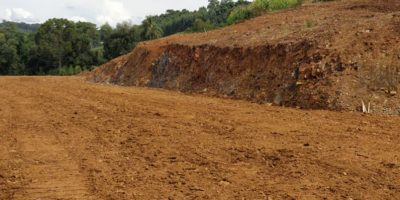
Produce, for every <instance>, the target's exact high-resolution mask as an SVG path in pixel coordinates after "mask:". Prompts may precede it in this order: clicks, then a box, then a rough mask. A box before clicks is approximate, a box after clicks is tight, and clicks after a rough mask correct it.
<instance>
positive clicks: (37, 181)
mask: <svg viewBox="0 0 400 200" xmlns="http://www.w3.org/2000/svg"><path fill="white" fill-rule="evenodd" d="M10 91H13V90H10V88H1V91H0V94H2V95H6V96H7V97H8V99H12V100H13V101H12V102H8V103H9V104H10V105H12V106H13V107H14V108H13V109H12V111H11V112H9V113H11V116H9V118H10V120H9V130H7V131H9V133H10V134H12V135H13V136H14V137H15V142H16V143H15V144H13V145H14V146H15V149H13V150H12V152H15V153H17V154H18V155H19V157H20V159H19V162H21V163H20V166H23V167H21V168H19V169H18V170H19V172H16V173H17V175H13V176H14V177H21V178H22V183H21V186H20V187H19V188H16V190H15V192H13V194H12V198H13V199H16V200H18V199H34V200H36V199H94V198H93V197H92V195H91V194H90V192H89V190H88V181H87V180H85V177H84V176H83V175H82V174H81V173H80V168H79V165H78V164H77V163H76V161H75V160H73V158H72V157H71V156H70V155H69V153H68V151H66V149H65V148H64V147H63V145H62V144H60V142H59V141H58V140H57V137H56V134H58V133H59V132H58V130H56V129H53V130H49V128H51V127H52V126H51V122H50V121H49V120H48V118H46V113H44V112H43V109H41V106H40V105H37V104H36V101H34V100H32V99H29V98H28V97H21V96H20V95H16V94H15V93H12V92H10ZM18 173H19V174H18Z"/></svg>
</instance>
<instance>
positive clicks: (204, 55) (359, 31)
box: [89, 0, 400, 114]
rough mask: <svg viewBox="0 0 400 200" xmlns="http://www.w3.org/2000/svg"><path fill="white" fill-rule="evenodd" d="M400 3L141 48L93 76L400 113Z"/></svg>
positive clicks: (284, 15) (326, 8)
mask: <svg viewBox="0 0 400 200" xmlns="http://www.w3.org/2000/svg"><path fill="white" fill-rule="evenodd" d="M399 11H400V2H398V1H396V0H388V1H372V0H353V1H345V2H343V1H339V2H332V3H317V4H307V5H304V6H301V7H298V8H296V9H291V10H286V11H282V12H278V13H274V14H269V15H265V16H261V17H258V18H255V19H252V20H249V21H246V22H244V23H240V24H236V25H233V26H230V27H226V28H223V29H219V30H215V31H211V32H207V33H197V34H179V35H173V36H170V37H167V38H162V39H159V40H154V41H149V42H143V43H141V44H139V45H138V46H137V47H136V48H135V49H134V50H133V52H132V53H130V54H128V55H124V56H121V57H119V58H117V59H115V60H112V61H111V62H109V63H107V64H105V65H103V66H101V67H99V68H97V69H96V70H95V71H94V72H93V73H91V74H90V76H89V79H90V80H93V81H96V82H109V83H115V84H121V85H128V86H129V85H135V86H148V87H159V88H167V89H174V90H180V91H186V92H202V93H206V94H212V95H218V96H229V97H233V98H240V99H247V100H251V101H257V102H262V103H263V102H270V103H275V104H279V105H284V106H298V107H302V108H323V109H334V110H343V109H344V110H359V109H360V106H361V101H364V102H366V104H368V102H370V103H371V105H372V109H373V111H374V112H384V113H391V114H398V113H400V97H399V95H397V86H398V83H399V80H398V79H399V78H398V77H399V71H400V70H399V68H398V66H399V65H398V64H399V58H400V55H399V52H398V46H399V43H400V38H399V31H400V12H399Z"/></svg>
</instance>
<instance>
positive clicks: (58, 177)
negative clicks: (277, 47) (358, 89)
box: [0, 77, 400, 200]
mask: <svg viewBox="0 0 400 200" xmlns="http://www.w3.org/2000/svg"><path fill="white" fill-rule="evenodd" d="M0 97H1V98H0V199H35V200H36V199H324V198H326V199H400V158H399V157H400V137H399V136H400V118H399V117H389V116H367V115H362V114H357V113H335V112H328V111H304V110H296V109H285V108H279V107H269V106H265V105H257V104H252V103H248V102H244V101H234V100H226V99H218V98H210V97H204V96H199V95H195V96H191V95H184V94H181V93H177V92H170V91H162V90H154V89H144V88H127V87H117V86H111V85H97V84H92V83H87V82H84V81H83V79H81V78H80V77H65V78H61V77H35V78H33V77H32V78H31V77H1V78H0Z"/></svg>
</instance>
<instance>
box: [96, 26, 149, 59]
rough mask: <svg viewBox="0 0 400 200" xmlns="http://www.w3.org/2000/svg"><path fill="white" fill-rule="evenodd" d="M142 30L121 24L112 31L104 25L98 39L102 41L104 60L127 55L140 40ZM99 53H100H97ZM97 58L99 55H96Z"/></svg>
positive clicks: (138, 27)
mask: <svg viewBox="0 0 400 200" xmlns="http://www.w3.org/2000/svg"><path fill="white" fill-rule="evenodd" d="M141 34H142V28H141V27H140V26H136V25H131V24H130V23H128V22H123V23H120V24H118V25H117V27H116V28H115V29H112V28H111V26H110V25H108V24H105V25H103V26H102V27H101V28H100V37H101V40H102V41H103V47H104V53H103V55H104V57H105V59H106V60H109V59H112V58H115V57H117V56H120V55H123V54H126V53H129V52H130V51H132V49H133V48H134V47H135V46H136V44H137V43H138V42H139V41H141V40H142V36H141ZM98 53H101V52H98ZM97 55H98V56H99V55H100V54H97Z"/></svg>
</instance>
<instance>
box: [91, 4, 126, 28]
mask: <svg viewBox="0 0 400 200" xmlns="http://www.w3.org/2000/svg"><path fill="white" fill-rule="evenodd" d="M131 19H132V16H131V15H130V13H129V11H128V10H127V9H126V6H125V5H124V2H122V1H119V0H103V1H101V4H100V9H99V14H98V15H97V16H96V21H97V23H99V24H104V23H106V22H108V23H110V24H111V25H115V24H116V23H118V22H121V21H127V20H131Z"/></svg>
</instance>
